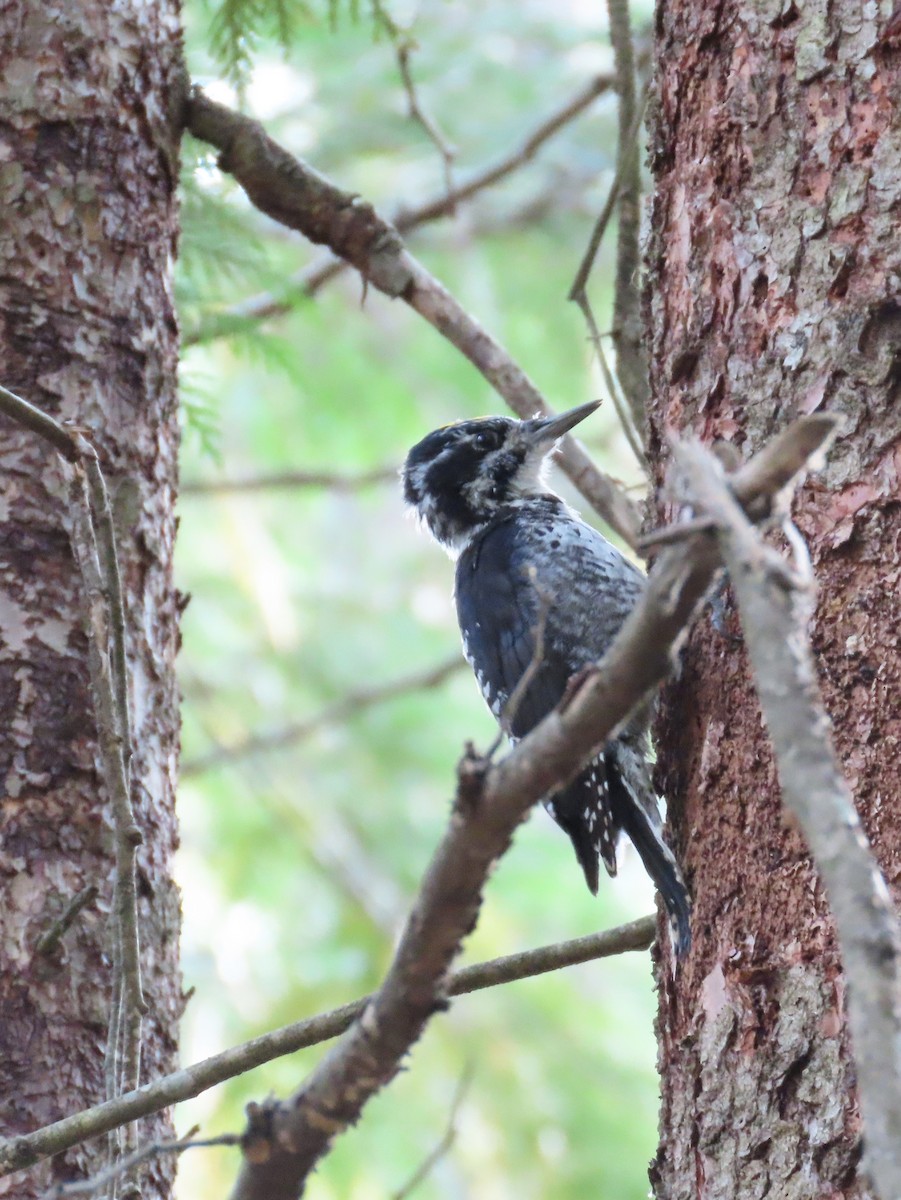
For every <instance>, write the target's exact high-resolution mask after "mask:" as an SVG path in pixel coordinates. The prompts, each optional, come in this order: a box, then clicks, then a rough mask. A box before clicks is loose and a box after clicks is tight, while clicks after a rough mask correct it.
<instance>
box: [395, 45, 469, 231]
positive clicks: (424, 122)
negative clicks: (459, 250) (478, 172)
mask: <svg viewBox="0 0 901 1200" xmlns="http://www.w3.org/2000/svg"><path fill="white" fill-rule="evenodd" d="M414 49H415V46H414V44H413V43H412V42H411V41H409V40H404V41H400V42H399V43H398V44H397V46H396V51H397V65H398V67H399V68H400V77H401V79H402V80H403V85H404V91H405V92H406V93H407V105H408V107H409V112H410V117H411V119H412V120H414V121H417V122H418V123H419V125H420V126H421V127H422V129H423V132H424V133H425V135H426V137H427V138H428V139H429V141H430V142H431V143H432V145H433V146H434V147H435V149H436V150H437V151H438V153H439V154H440V155H441V161H442V163H443V165H444V187H445V190H446V192H447V195H448V196H452V195H453V191H454V175H453V167H454V159H455V158H456V157H457V148H456V146H452V145H451V144H450V142H449V141H448V140H447V138H446V137H445V136H444V134H443V133H442V132H441V130H440V129H439V128H438V126H437V124H436V123H435V121H434V119H433V118H432V117H430V116H429V114H428V113H427V112H426V111H425V109H424V108H423V107H422V104H421V103H420V100H419V93H418V92H417V90H416V83H415V81H414V79H413V73H412V71H411V70H410V55H411V54H412V52H413V50H414ZM450 211H451V212H453V209H450Z"/></svg>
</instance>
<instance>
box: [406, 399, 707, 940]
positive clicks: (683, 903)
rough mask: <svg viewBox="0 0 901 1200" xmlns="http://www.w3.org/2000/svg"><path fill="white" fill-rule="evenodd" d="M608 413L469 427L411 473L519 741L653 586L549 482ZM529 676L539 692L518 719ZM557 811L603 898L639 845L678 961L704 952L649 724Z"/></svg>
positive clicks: (479, 653) (586, 776) (639, 723)
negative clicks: (656, 772)
mask: <svg viewBox="0 0 901 1200" xmlns="http://www.w3.org/2000/svg"><path fill="white" fill-rule="evenodd" d="M596 407H597V405H596V404H585V405H582V406H581V407H579V408H576V409H572V410H571V411H570V412H568V413H564V414H563V415H562V416H559V417H549V418H535V419H533V420H530V421H517V420H513V419H511V418H507V417H487V418H483V419H478V420H472V421H461V422H459V423H457V424H454V425H448V426H446V427H444V428H443V429H437V430H435V432H433V433H430V434H429V435H428V436H427V437H425V438H423V440H422V441H421V442H419V443H418V444H417V445H416V446H414V447H413V449H412V450H411V451H410V453H409V455H408V456H407V460H406V463H405V464H404V469H403V484H404V496H405V499H406V501H407V503H408V504H410V505H411V506H412V507H413V508H414V509H415V510H416V511H417V512H418V514H419V515H420V517H421V518H422V519H423V521H424V522H425V524H426V525H427V526H428V528H429V530H430V531H431V533H432V535H433V536H434V537H435V539H436V540H437V541H438V542H440V543H441V545H442V546H444V548H445V549H446V550H447V551H448V552H449V553H450V554H451V555H452V556H454V557H456V558H457V569H456V583H455V589H454V591H455V599H456V605H457V616H458V619H459V622H460V630H461V632H462V635H463V649H464V653H465V655H466V658H467V659H468V661H469V663H470V665H471V666H472V668H473V670H474V671H475V675H476V679H477V680H478V683H479V687H480V688H481V690H482V694H483V696H484V697H485V700H486V702H487V703H488V705H489V707H490V708H491V711H492V712H493V714H494V716H495V717H496V718H497V720H498V721H499V722H500V724H501V726H502V727H503V728H504V730H505V732H506V733H508V734H509V735H510V736H511V737H512V738H513V739H516V738H520V737H523V736H524V735H525V734H526V733H528V732H529V730H530V729H532V728H533V727H534V726H535V725H537V724H538V722H539V721H540V720H541V719H542V718H543V717H545V716H546V715H547V714H548V713H549V712H550V711H551V710H552V709H553V708H554V707H555V706H556V705H557V704H558V703H559V701H560V700H561V698H562V697H563V695H564V693H565V691H566V688H567V684H568V683H569V681H570V679H571V678H572V677H573V676H574V675H576V674H577V673H578V672H579V671H580V670H582V668H584V667H585V666H586V665H588V664H589V663H593V662H596V661H597V660H598V659H599V658H601V657H602V656H603V654H604V653H605V652H606V650H607V649H608V648H609V646H610V644H611V642H612V641H613V639H614V637H615V635H616V633H617V632H618V630H619V628H620V626H621V625H622V623H623V621H624V620H625V618H626V617H627V616H628V614H629V612H630V611H631V609H632V608H633V606H634V605H635V602H636V600H637V599H638V596H639V595H640V593H641V591H642V588H643V587H644V576H643V575H642V574H641V572H640V571H638V570H637V569H636V568H635V567H634V566H633V565H632V564H631V563H630V562H629V561H628V559H626V558H625V557H624V556H623V555H622V554H621V553H620V552H619V551H618V550H617V549H616V548H615V547H614V546H613V545H611V544H610V542H608V541H607V539H606V538H604V537H602V535H601V534H600V533H598V532H597V531H596V530H594V529H592V528H591V526H589V525H586V524H585V522H584V521H582V520H581V519H580V518H579V517H578V515H577V514H576V513H575V512H573V510H572V509H571V508H569V507H568V506H567V505H566V504H565V503H564V502H563V501H562V500H561V499H560V498H559V497H558V496H556V495H554V494H553V493H552V492H551V491H549V489H548V488H547V486H546V484H545V482H544V478H543V468H544V465H545V462H546V460H547V457H548V455H549V454H550V452H551V451H552V450H553V448H554V446H555V445H556V443H557V440H558V439H559V438H560V437H561V436H562V435H563V434H564V433H566V432H567V431H568V430H570V429H572V428H573V426H574V425H576V424H578V422H579V421H581V420H583V419H584V418H585V417H587V416H588V415H589V413H591V412H593V411H594V409H595V408H596ZM539 634H540V636H541V653H540V655H536V638H537V637H538V636H539ZM527 670H528V671H530V673H531V674H530V681H528V686H527V687H526V688H525V689H524V691H523V694H522V695H521V696H519V697H518V699H517V700H515V701H514V704H513V705H512V706H511V707H512V708H513V711H512V712H509V711H508V705H509V702H510V698H511V695H512V694H513V693H514V690H515V688H516V685H517V683H518V682H519V680H520V679H521V678H522V676H523V675H524V673H525V672H526V671H527ZM521 690H522V689H521ZM545 804H546V807H547V809H548V811H549V812H550V814H551V816H552V817H553V818H554V820H555V821H556V822H557V824H558V825H559V826H560V827H561V828H562V829H563V830H565V832H566V833H567V834H568V835H569V837H570V839H571V840H572V844H573V847H574V848H575V852H576V856H577V858H578V860H579V863H580V864H581V866H582V870H583V871H584V873H585V879H586V882H587V883H588V886H589V888H590V889H591V891H592V892H594V893H596V892H597V889H598V868H599V860H603V863H604V866H605V867H606V868H607V871H608V873H609V874H610V875H614V874H615V873H616V842H617V838H618V835H619V833H620V831H624V832H625V833H626V834H628V836H629V838H630V839H631V840H632V842H633V844H634V845H635V847H636V849H637V850H638V853H639V855H640V857H641V860H642V862H643V863H644V866H645V869H646V870H647V872H648V874H649V875H650V876H651V878H652V879H653V881H654V883H655V885H656V886H657V889H658V891H659V892H660V895H661V896H662V898H663V902H664V905H665V906H666V910H667V914H668V916H669V920H670V925H671V928H672V931H673V939H674V944H675V947H676V951H677V953H678V954H680V955H681V954H684V953H685V952H686V951H687V949H688V946H689V944H690V930H689V913H690V909H689V901H688V894H687V891H686V888H685V884H684V882H683V879H682V875H681V872H680V870H679V867H678V865H677V863H676V860H675V858H674V857H673V854H672V851H671V850H670V849H669V847H668V846H667V845H666V843H665V842H664V840H663V836H662V833H661V822H660V815H659V812H658V809H657V803H656V799H655V797H654V793H653V790H652V788H651V780H650V771H649V766H648V762H647V718H646V716H639V717H637V718H633V720H632V721H631V722H630V724H629V725H628V726H627V727H626V728H625V729H624V730H622V732H621V733H620V734H619V736H618V737H616V738H614V739H613V740H612V741H610V742H608V743H607V745H606V746H605V747H604V750H603V752H602V753H601V754H600V755H598V757H597V758H596V759H594V761H593V762H591V763H589V764H588V766H587V767H586V768H585V769H584V770H583V771H582V772H581V774H580V775H578V776H577V777H576V779H575V780H574V781H573V782H572V783H570V784H569V785H567V786H566V787H564V788H562V789H560V790H559V791H557V792H555V793H553V795H551V796H548V797H547V799H546V801H545Z"/></svg>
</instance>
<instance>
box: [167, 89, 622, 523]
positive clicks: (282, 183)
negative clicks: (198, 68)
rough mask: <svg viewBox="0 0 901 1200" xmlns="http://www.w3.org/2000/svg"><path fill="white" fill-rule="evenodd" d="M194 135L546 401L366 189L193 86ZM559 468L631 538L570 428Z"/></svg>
mask: <svg viewBox="0 0 901 1200" xmlns="http://www.w3.org/2000/svg"><path fill="white" fill-rule="evenodd" d="M187 124H188V128H189V129H190V131H191V133H193V134H194V136H195V137H198V138H200V139H201V140H202V141H206V142H210V143H211V144H212V145H214V146H216V147H217V148H218V149H219V150H220V151H221V154H220V158H219V166H220V168H221V169H222V170H223V171H227V172H228V173H229V174H231V175H233V176H234V177H235V179H237V181H238V182H239V183H240V184H241V186H242V187H243V188H244V190H245V192H246V193H247V195H248V197H249V198H250V200H251V202H252V203H253V204H254V205H256V207H257V208H259V209H260V210H261V211H262V212H265V213H267V214H268V215H269V216H270V217H272V218H273V219H274V220H276V221H280V222H281V223H282V224H283V225H287V226H289V227H290V228H291V229H297V230H298V231H299V232H300V233H302V234H303V235H304V236H305V237H307V238H309V240H310V241H312V242H316V243H323V242H324V243H326V244H327V245H328V246H330V248H331V249H332V250H333V251H334V252H335V253H336V254H338V255H339V256H340V257H342V258H345V259H346V260H347V261H348V262H349V263H350V264H351V266H353V267H356V269H357V270H358V271H359V272H360V274H361V275H362V277H363V279H364V280H365V281H366V283H367V284H371V285H372V286H373V287H376V288H378V290H379V291H381V292H384V293H385V295H386V296H389V297H391V298H393V299H402V300H404V302H405V303H407V304H409V305H410V307H411V308H413V309H414V310H415V311H416V312H418V313H419V314H420V316H422V317H424V318H425V319H426V320H427V321H428V322H429V323H430V324H431V325H433V326H434V327H435V329H436V330H437V331H438V332H439V333H440V334H441V335H442V336H443V337H445V338H447V340H448V341H449V342H451V343H452V344H453V345H454V346H456V347H457V349H458V350H459V351H460V352H461V353H462V354H463V355H464V356H465V357H466V358H468V359H469V361H470V362H471V363H472V364H473V366H475V367H476V368H477V370H479V371H480V372H481V374H482V375H483V376H484V377H485V379H487V380H488V382H489V383H490V384H491V386H492V387H493V388H494V389H495V390H496V391H497V393H498V395H500V396H501V397H502V398H503V399H504V400H505V401H506V403H507V404H508V405H509V406H510V407H511V408H512V409H513V411H514V412H515V413H517V414H518V415H519V416H521V417H533V416H535V415H536V414H539V413H547V412H548V411H549V409H548V405H547V403H546V401H545V399H544V397H543V396H542V395H541V393H540V392H539V391H538V389H537V388H536V387H535V385H534V383H533V382H532V381H531V379H529V377H528V376H527V375H526V373H525V372H524V371H523V370H522V369H521V368H520V367H519V366H518V365H517V364H516V363H515V362H514V361H513V359H512V358H511V357H510V355H509V354H508V353H507V351H506V350H505V349H504V348H503V347H502V346H501V345H500V344H499V343H498V342H496V341H495V340H494V339H493V338H492V337H491V335H490V334H489V333H488V332H487V331H486V330H485V329H483V328H482V326H481V325H479V323H478V322H477V321H476V320H475V319H474V318H473V317H471V316H470V315H469V314H468V313H467V312H465V311H464V309H463V308H462V307H461V306H460V304H458V302H457V301H456V300H455V299H454V298H453V296H451V294H450V293H449V292H448V291H447V289H446V288H445V287H444V286H443V285H442V284H440V283H439V282H438V280H437V279H435V278H434V276H432V275H431V274H429V272H428V271H427V270H426V269H425V267H423V266H422V264H421V263H419V262H418V261H417V260H416V259H415V258H413V256H412V255H411V254H409V252H408V251H407V250H406V249H405V248H404V244H403V242H402V240H401V237H400V234H399V233H398V232H397V230H396V229H395V228H394V227H393V226H392V225H390V224H389V223H388V222H387V221H384V220H383V219H382V218H381V217H379V216H378V214H377V213H376V212H375V209H374V208H373V207H372V205H370V204H368V203H366V202H365V201H363V200H362V199H361V198H360V197H359V196H353V195H351V194H350V193H348V192H342V191H341V190H340V189H339V188H337V187H336V186H335V185H334V184H333V183H331V182H330V181H329V180H327V179H325V178H324V177H323V176H322V175H319V174H318V173H317V172H316V171H314V170H312V168H310V167H308V166H307V165H306V164H304V163H302V162H301V161H300V160H298V159H296V158H294V157H293V156H292V155H290V154H289V153H288V152H287V151H286V150H284V149H283V148H282V147H281V146H279V145H278V144H277V143H276V142H274V141H273V140H272V139H271V138H270V137H268V136H267V134H266V132H265V130H264V129H263V127H262V126H261V125H260V124H259V122H257V121H252V120H250V119H249V118H247V117H244V116H242V115H241V114H239V113H234V112H231V111H230V110H229V109H228V108H226V107H225V106H224V105H221V104H217V103H215V102H214V101H212V100H210V99H209V98H208V97H207V96H205V95H204V94H203V93H202V92H201V91H200V89H199V88H196V87H195V88H194V89H193V91H192V93H191V98H190V100H189V102H188V108H187ZM559 461H560V465H561V467H562V468H563V470H564V471H565V472H566V474H567V475H568V476H569V478H570V479H571V480H572V482H573V483H574V484H575V486H576V487H577V488H578V489H579V491H581V493H582V495H583V496H584V497H585V498H586V500H588V502H589V504H591V505H592V507H593V508H594V509H595V510H596V511H597V512H598V513H600V515H601V516H602V517H603V518H604V520H605V521H606V522H607V523H608V524H609V525H610V526H611V527H612V528H613V529H615V530H616V531H617V533H619V534H620V536H621V537H623V538H624V539H625V540H626V541H627V542H629V544H633V543H634V541H635V537H636V535H637V531H638V524H639V522H638V513H637V510H636V508H635V505H634V504H633V503H632V501H631V500H630V499H629V498H628V497H627V496H626V495H625V494H624V493H623V492H622V491H621V490H620V489H619V488H618V487H617V486H616V485H615V484H614V483H613V481H612V480H611V479H610V478H609V476H607V475H604V474H603V472H601V471H599V470H598V468H597V467H596V466H595V465H594V463H593V462H592V461H591V459H590V458H589V457H588V455H587V454H586V453H585V451H584V450H583V449H582V448H581V446H579V444H578V443H577V442H576V441H575V439H574V438H572V436H571V435H567V436H566V437H565V438H564V439H563V447H562V449H561V451H560V452H559Z"/></svg>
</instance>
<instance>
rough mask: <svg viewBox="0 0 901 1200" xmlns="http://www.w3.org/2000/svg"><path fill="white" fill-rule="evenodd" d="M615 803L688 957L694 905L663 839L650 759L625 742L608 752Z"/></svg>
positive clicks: (678, 948) (679, 949) (679, 952)
mask: <svg viewBox="0 0 901 1200" xmlns="http://www.w3.org/2000/svg"><path fill="white" fill-rule="evenodd" d="M606 755H607V761H608V769H607V780H608V786H609V789H610V803H611V807H612V808H613V811H614V816H615V820H616V823H617V825H618V826H619V827H620V828H621V829H622V830H623V831H624V833H626V834H627V835H628V837H629V840H630V841H631V842H632V845H633V846H634V847H635V849H636V850H637V851H638V855H639V857H640V858H641V861H642V863H643V864H644V869H645V870H646V871H647V873H648V874H649V875H650V877H651V879H652V880H653V881H654V886H655V887H656V888H657V891H658V892H659V893H660V896H661V898H662V899H663V904H664V907H665V908H666V913H667V917H668V919H669V925H670V931H671V935H672V940H673V948H674V950H675V952H676V957H677V958H683V957H684V956H685V955H686V954H687V953H688V951H689V949H690V947H691V901H690V900H689V897H688V888H687V887H686V886H685V880H684V879H683V877H682V872H681V870H680V869H679V864H678V863H677V862H676V858H675V855H674V854H673V852H672V850H670V848H669V846H668V845H667V844H666V842H665V841H664V840H663V831H662V829H661V822H660V813H659V812H658V810H657V803H656V800H655V798H654V795H653V792H652V791H651V787H650V780H649V778H648V767H647V763H646V762H645V761H644V756H643V755H642V754H640V753H639V752H638V751H636V750H635V749H634V748H633V747H631V746H629V745H628V743H625V742H623V741H622V740H621V739H618V740H617V741H615V742H613V743H611V744H610V745H608V747H607V751H606Z"/></svg>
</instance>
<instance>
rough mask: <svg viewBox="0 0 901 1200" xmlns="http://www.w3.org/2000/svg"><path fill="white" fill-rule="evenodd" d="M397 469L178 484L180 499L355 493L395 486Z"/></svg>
mask: <svg viewBox="0 0 901 1200" xmlns="http://www.w3.org/2000/svg"><path fill="white" fill-rule="evenodd" d="M397 474H398V468H397V467H376V468H375V469H374V470H372V471H361V472H360V474H359V475H344V474H341V473H338V472H334V471H279V472H278V473H277V474H273V475H250V476H247V477H246V478H244V479H189V480H187V481H186V482H184V483H183V484H182V485H181V489H180V494H181V495H182V496H217V495H225V494H227V493H229V492H265V491H274V490H276V489H278V488H324V489H327V490H329V491H333V492H357V491H361V490H362V489H363V488H367V487H372V486H373V485H374V484H378V483H396V482H397Z"/></svg>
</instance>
